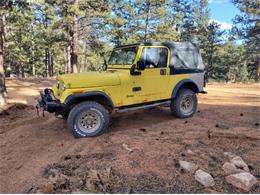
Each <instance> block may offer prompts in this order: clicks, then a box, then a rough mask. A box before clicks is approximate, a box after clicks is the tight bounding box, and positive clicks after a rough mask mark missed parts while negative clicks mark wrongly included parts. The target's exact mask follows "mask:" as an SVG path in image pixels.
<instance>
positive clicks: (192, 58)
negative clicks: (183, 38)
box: [174, 48, 198, 69]
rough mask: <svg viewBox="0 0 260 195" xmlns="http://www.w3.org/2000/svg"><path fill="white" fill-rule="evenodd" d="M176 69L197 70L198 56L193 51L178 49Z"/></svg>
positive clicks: (175, 58) (175, 61)
mask: <svg viewBox="0 0 260 195" xmlns="http://www.w3.org/2000/svg"><path fill="white" fill-rule="evenodd" d="M174 67H175V68H190V69H196V68H197V67H198V54H197V53H196V51H195V50H191V49H185V48H183V49H176V52H175V56H174Z"/></svg>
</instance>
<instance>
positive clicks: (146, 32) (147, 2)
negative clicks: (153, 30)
mask: <svg viewBox="0 0 260 195" xmlns="http://www.w3.org/2000/svg"><path fill="white" fill-rule="evenodd" d="M146 4H147V14H146V19H145V29H144V42H146V41H147V35H148V25H149V16H150V4H151V3H150V0H148V1H146Z"/></svg>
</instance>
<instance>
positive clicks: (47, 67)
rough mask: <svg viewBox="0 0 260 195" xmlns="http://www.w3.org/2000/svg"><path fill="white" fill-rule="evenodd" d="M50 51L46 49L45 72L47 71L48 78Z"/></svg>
mask: <svg viewBox="0 0 260 195" xmlns="http://www.w3.org/2000/svg"><path fill="white" fill-rule="evenodd" d="M49 68H50V67H49V50H48V48H45V71H46V77H49V76H50V74H49Z"/></svg>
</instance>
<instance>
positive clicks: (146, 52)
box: [141, 47, 168, 68]
mask: <svg viewBox="0 0 260 195" xmlns="http://www.w3.org/2000/svg"><path fill="white" fill-rule="evenodd" d="M141 59H142V61H143V62H144V64H145V67H146V68H164V67H167V61H168V50H167V49H166V48H160V47H158V48H157V47H156V48H155V47H145V48H143V52H142V58H141Z"/></svg>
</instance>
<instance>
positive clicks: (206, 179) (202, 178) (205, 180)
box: [195, 169, 215, 187]
mask: <svg viewBox="0 0 260 195" xmlns="http://www.w3.org/2000/svg"><path fill="white" fill-rule="evenodd" d="M195 179H196V180H197V181H198V182H199V183H201V184H202V185H203V186H205V187H211V186H214V185H215V181H214V179H213V177H212V176H211V175H210V174H208V173H207V172H205V171H203V170H201V169H199V170H197V171H196V172H195Z"/></svg>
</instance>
